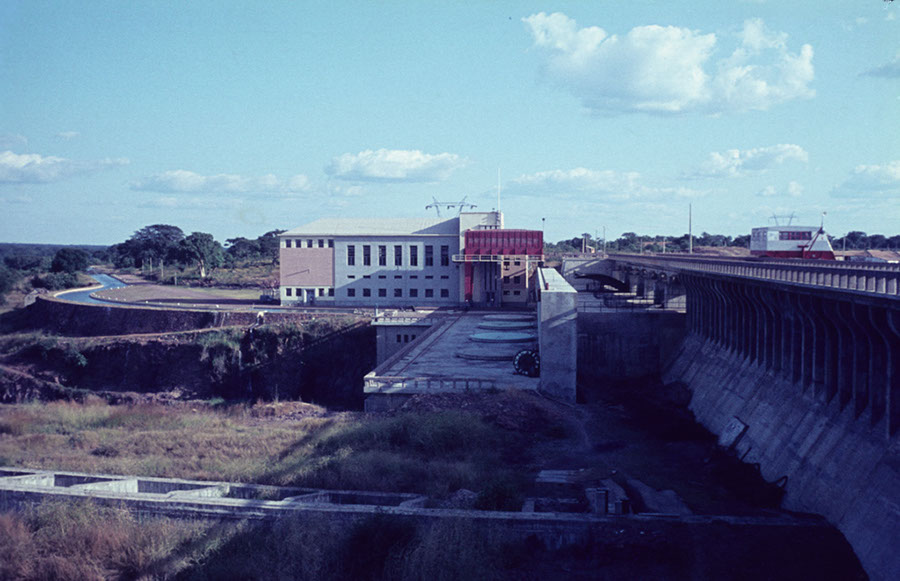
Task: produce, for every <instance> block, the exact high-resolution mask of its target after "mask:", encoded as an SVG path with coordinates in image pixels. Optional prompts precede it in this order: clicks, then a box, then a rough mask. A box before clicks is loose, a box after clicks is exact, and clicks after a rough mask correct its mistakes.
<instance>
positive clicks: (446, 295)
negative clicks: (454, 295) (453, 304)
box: [441, 288, 450, 299]
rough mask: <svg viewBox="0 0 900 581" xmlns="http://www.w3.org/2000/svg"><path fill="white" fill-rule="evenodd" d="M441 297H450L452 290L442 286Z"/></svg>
mask: <svg viewBox="0 0 900 581" xmlns="http://www.w3.org/2000/svg"><path fill="white" fill-rule="evenodd" d="M441 298H442V299H449V298H450V291H449V290H447V289H445V288H442V289H441Z"/></svg>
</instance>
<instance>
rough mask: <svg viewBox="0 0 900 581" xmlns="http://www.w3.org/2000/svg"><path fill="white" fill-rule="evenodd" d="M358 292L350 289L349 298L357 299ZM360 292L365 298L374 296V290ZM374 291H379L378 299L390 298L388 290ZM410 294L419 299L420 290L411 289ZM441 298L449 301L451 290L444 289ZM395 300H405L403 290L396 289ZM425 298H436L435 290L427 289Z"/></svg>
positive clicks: (366, 289)
mask: <svg viewBox="0 0 900 581" xmlns="http://www.w3.org/2000/svg"><path fill="white" fill-rule="evenodd" d="M356 290H357V289H355V288H348V289H347V296H348V297H355V296H356ZM360 290H362V296H363V297H371V296H372V290H373V289H370V288H363V289H360ZM374 290H377V291H378V297H379V298H386V297H387V296H388V289H386V288H379V289H374ZM408 293H409V294H408V295H407V296H408V297H409V298H411V299H416V298H419V289H417V288H411V289H408ZM440 296H441V298H442V299H449V298H450V290H449V289H445V288H442V289H441V294H440ZM394 298H397V299H400V298H403V289H402V288H395V289H394ZM425 298H426V299H432V298H434V289H433V288H427V289H425Z"/></svg>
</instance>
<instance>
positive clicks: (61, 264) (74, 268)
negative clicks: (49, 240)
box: [50, 248, 91, 274]
mask: <svg viewBox="0 0 900 581" xmlns="http://www.w3.org/2000/svg"><path fill="white" fill-rule="evenodd" d="M90 262H91V257H90V255H89V254H88V253H87V252H85V251H84V250H81V249H79V248H60V249H59V250H58V251H57V252H56V256H54V257H53V262H52V263H51V264H50V271H51V272H67V273H69V274H72V273H75V272H78V271H80V270H84V269H85V268H87V267H88V265H89V264H90Z"/></svg>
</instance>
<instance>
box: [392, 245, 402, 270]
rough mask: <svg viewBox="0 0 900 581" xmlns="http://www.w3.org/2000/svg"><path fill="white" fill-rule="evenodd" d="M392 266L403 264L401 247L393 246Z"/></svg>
mask: <svg viewBox="0 0 900 581" xmlns="http://www.w3.org/2000/svg"><path fill="white" fill-rule="evenodd" d="M394 266H403V247H402V246H400V245H399V244H398V245H396V246H394Z"/></svg>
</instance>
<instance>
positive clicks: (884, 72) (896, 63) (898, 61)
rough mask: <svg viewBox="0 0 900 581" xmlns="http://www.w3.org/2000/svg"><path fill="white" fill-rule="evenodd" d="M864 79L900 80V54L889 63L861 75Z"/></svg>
mask: <svg viewBox="0 0 900 581" xmlns="http://www.w3.org/2000/svg"><path fill="white" fill-rule="evenodd" d="M861 74H862V76H864V77H876V78H882V79H900V54H898V55H897V56H895V57H894V60H892V61H891V62H889V63H885V64H883V65H881V66H879V67H875V68H873V69H869V70H867V71H865V72H863V73H861Z"/></svg>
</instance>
